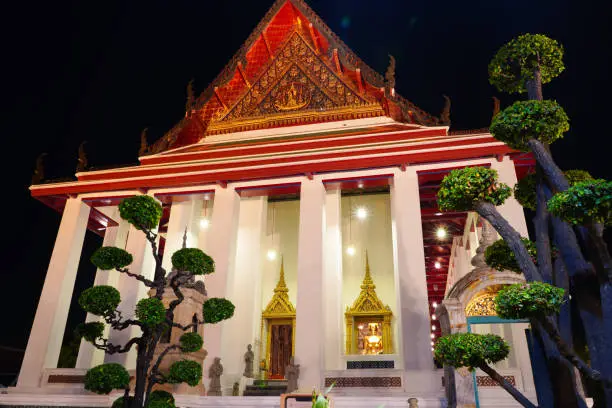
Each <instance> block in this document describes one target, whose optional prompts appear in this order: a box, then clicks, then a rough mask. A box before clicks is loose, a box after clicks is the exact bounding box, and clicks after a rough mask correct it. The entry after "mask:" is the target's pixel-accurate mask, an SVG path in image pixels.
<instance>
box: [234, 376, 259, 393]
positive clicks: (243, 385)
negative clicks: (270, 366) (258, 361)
mask: <svg viewBox="0 0 612 408" xmlns="http://www.w3.org/2000/svg"><path fill="white" fill-rule="evenodd" d="M239 383H240V387H239V388H238V389H239V390H240V391H239V395H243V394H244V390H246V387H247V385H253V384H254V383H255V379H254V378H248V377H240V382H239Z"/></svg>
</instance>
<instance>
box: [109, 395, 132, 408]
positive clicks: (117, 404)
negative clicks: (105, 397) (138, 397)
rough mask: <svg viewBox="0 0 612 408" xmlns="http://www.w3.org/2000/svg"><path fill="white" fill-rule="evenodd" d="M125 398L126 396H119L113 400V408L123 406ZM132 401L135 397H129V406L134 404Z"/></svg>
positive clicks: (121, 407)
mask: <svg viewBox="0 0 612 408" xmlns="http://www.w3.org/2000/svg"><path fill="white" fill-rule="evenodd" d="M123 399H124V397H119V398H117V399H116V400H115V401H114V402H113V405H112V406H111V408H123ZM132 401H134V397H128V407H129V406H130V405H131V404H132Z"/></svg>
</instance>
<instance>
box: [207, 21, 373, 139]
mask: <svg viewBox="0 0 612 408" xmlns="http://www.w3.org/2000/svg"><path fill="white" fill-rule="evenodd" d="M350 112H353V113H356V114H357V115H364V116H366V115H367V116H371V115H382V114H383V113H384V111H383V109H382V106H381V104H380V103H379V102H378V101H376V100H368V99H366V97H365V96H361V95H360V94H359V92H358V91H357V90H356V89H353V88H352V87H351V86H350V85H349V83H348V81H346V80H343V79H342V78H341V76H339V75H338V74H337V73H336V72H334V71H333V70H332V69H331V68H330V67H329V66H328V65H327V64H326V63H325V62H324V61H323V59H322V57H321V56H319V55H317V53H316V52H315V51H314V50H313V49H312V47H311V45H310V44H309V43H308V42H307V41H306V40H305V39H304V38H303V37H302V35H301V34H300V33H298V32H297V31H295V32H294V33H293V34H292V35H291V36H290V37H289V39H288V41H287V42H286V44H285V45H284V47H283V48H282V49H281V50H280V51H279V52H278V53H277V54H276V56H275V58H274V59H272V60H271V62H270V64H269V65H268V67H267V69H266V70H265V71H264V72H263V73H262V74H261V75H260V77H259V78H258V79H257V80H256V81H255V82H254V83H253V84H252V85H251V86H250V87H249V88H248V89H247V91H246V93H245V94H244V95H243V96H242V97H241V98H239V99H238V101H237V102H236V103H235V104H234V106H232V107H231V108H229V109H227V110H226V111H221V112H219V113H217V115H216V116H215V117H214V118H213V120H212V121H211V123H210V124H209V127H208V131H212V132H215V131H219V130H227V129H230V128H235V127H238V128H240V129H244V128H257V127H259V125H262V124H263V125H274V124H286V123H299V121H300V119H304V120H305V121H309V120H311V119H313V118H311V117H316V116H329V114H330V113H335V114H339V113H350Z"/></svg>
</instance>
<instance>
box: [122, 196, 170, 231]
mask: <svg viewBox="0 0 612 408" xmlns="http://www.w3.org/2000/svg"><path fill="white" fill-rule="evenodd" d="M119 215H120V216H121V218H123V219H124V220H126V221H127V222H129V223H130V224H132V225H133V226H134V227H135V228H136V229H139V230H142V229H143V228H144V229H148V230H151V229H153V228H155V227H157V224H159V220H160V219H161V216H162V207H161V205H160V204H159V203H158V202H157V201H156V200H155V199H154V198H153V197H150V196H148V195H139V196H134V197H130V198H126V199H124V200H123V201H121V203H119Z"/></svg>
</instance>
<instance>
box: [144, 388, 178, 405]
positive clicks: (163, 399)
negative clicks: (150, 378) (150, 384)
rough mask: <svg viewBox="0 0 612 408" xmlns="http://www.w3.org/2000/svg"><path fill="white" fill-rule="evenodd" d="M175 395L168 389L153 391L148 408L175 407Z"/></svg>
mask: <svg viewBox="0 0 612 408" xmlns="http://www.w3.org/2000/svg"><path fill="white" fill-rule="evenodd" d="M175 406H176V405H175V404H174V397H173V396H172V394H170V393H169V392H167V391H161V390H157V391H153V392H152V393H151V395H149V401H148V403H147V406H146V408H174V407H175Z"/></svg>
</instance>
